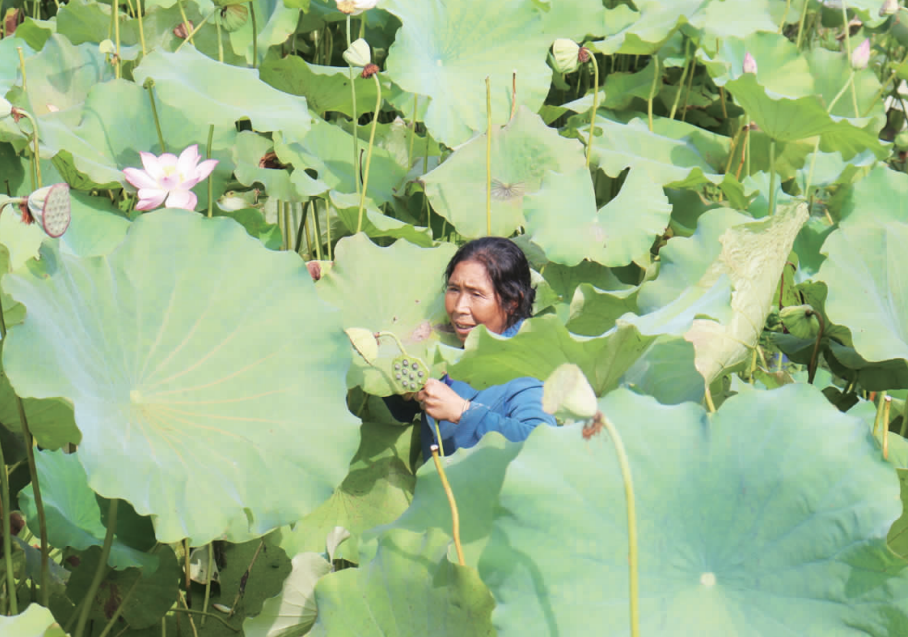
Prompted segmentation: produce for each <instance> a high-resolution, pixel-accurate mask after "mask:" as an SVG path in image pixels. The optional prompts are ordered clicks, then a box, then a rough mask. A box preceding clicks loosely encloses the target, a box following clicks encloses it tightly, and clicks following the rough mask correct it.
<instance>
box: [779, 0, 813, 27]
mask: <svg viewBox="0 0 908 637" xmlns="http://www.w3.org/2000/svg"><path fill="white" fill-rule="evenodd" d="M804 4H805V5H806V4H807V0H804ZM790 9H791V0H785V13H783V14H782V21H781V22H779V30H778V31H776V33H782V29H784V28H785V20H786V19H788V11H789V10H790Z"/></svg>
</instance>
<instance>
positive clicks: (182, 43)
mask: <svg viewBox="0 0 908 637" xmlns="http://www.w3.org/2000/svg"><path fill="white" fill-rule="evenodd" d="M182 6H183V5H180V8H182ZM216 12H217V9H215V10H214V11H212V12H211V13H209V14H208V15H207V16H205V17H204V18H203V19H202V20H201V21H200V22H199V23H198V24H197V25H196V26H195V28H194V29H193V30H192V31H189V32H188V33H187V34H186V39H185V40H183V41H182V42H180V45H179V46H178V47H177V48H175V49H174V50H173V52H174V53H179V52H180V49H182V48H183V45H185V44H186V43H187V42H190V41H191V40H192V36H194V35H195V34H196V33H198V32H199V30H200V29H201V28H202V26H203V25H204V24H205V23H206V22H208V21H209V20H210V19H211V18H212V17H214V14H215V13H216ZM186 28H188V27H186Z"/></svg>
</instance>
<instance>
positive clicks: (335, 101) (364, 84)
mask: <svg viewBox="0 0 908 637" xmlns="http://www.w3.org/2000/svg"><path fill="white" fill-rule="evenodd" d="M259 73H260V76H261V78H262V81H263V82H265V83H267V84H270V85H271V86H273V87H274V88H276V89H278V90H279V91H283V92H284V93H290V94H291V95H301V96H303V97H305V98H306V103H307V104H308V105H309V108H310V109H311V110H312V112H314V113H318V114H319V115H320V116H322V117H324V116H325V114H326V113H327V112H329V111H334V112H338V113H343V114H344V115H347V116H348V117H352V116H353V110H352V109H351V108H350V107H351V105H352V101H351V95H350V74H349V70H348V69H347V68H346V67H341V66H321V65H318V64H310V63H309V62H307V61H306V60H304V59H303V58H301V57H298V56H296V55H290V56H287V57H284V58H272V59H268V60H266V61H265V62H263V63H262V66H261V68H260V69H259ZM354 82H355V84H356V112H357V113H358V114H360V115H361V114H362V113H367V112H370V111H372V110H373V109H375V91H376V89H375V82H374V81H373V80H371V79H364V78H362V77H360V76H359V74H354ZM384 92H385V90H384V87H382V94H383V95H384ZM351 156H352V151H351Z"/></svg>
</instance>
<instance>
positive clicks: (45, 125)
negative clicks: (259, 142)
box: [41, 80, 236, 202]
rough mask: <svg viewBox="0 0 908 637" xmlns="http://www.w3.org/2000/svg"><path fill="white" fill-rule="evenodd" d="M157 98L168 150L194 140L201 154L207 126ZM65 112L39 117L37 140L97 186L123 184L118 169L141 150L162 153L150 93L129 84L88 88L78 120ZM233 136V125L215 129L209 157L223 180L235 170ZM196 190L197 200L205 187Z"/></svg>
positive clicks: (204, 196) (203, 196)
mask: <svg viewBox="0 0 908 637" xmlns="http://www.w3.org/2000/svg"><path fill="white" fill-rule="evenodd" d="M157 90H158V87H157V86H156V87H155V91H156V92H157ZM156 94H157V93H156ZM156 101H157V109H158V116H159V119H160V122H161V130H162V134H163V135H164V141H165V143H166V144H167V145H168V146H167V150H168V151H170V152H176V153H177V154H179V152H180V151H182V150H183V148H185V147H187V146H189V145H191V144H198V145H199V149H200V153H203V154H204V152H205V148H206V144H207V142H208V127H207V126H205V127H201V126H199V125H198V123H197V122H195V121H194V120H191V119H187V117H186V116H185V115H184V113H183V112H181V111H180V110H179V109H178V108H173V107H170V106H168V105H166V104H162V103H161V101H160V100H156ZM63 115H64V114H63V113H53V114H50V115H48V116H46V117H44V118H43V121H42V128H41V141H42V143H43V144H44V145H45V147H47V148H48V149H49V150H50V151H51V152H52V153H55V154H56V153H63V152H65V153H68V154H69V155H71V159H70V160H69V161H71V162H72V165H73V167H74V168H75V169H76V171H78V172H79V173H82V174H83V175H85V177H87V178H88V179H89V180H90V181H91V182H94V183H95V184H100V185H104V184H113V185H114V186H115V185H116V184H120V185H123V186H125V185H126V180H125V177H124V176H123V173H122V169H123V168H126V167H128V166H141V165H142V162H141V159H140V157H139V151H147V152H154V153H155V154H160V153H161V152H162V150H161V148H160V143H159V141H158V135H157V132H156V130H155V125H154V117H153V115H152V111H151V104H150V103H149V100H148V93H147V91H146V90H145V89H143V88H142V87H141V86H140V85H137V84H135V83H133V82H128V81H126V80H112V81H109V82H106V83H104V84H99V85H97V86H95V87H94V88H92V90H91V92H90V93H89V95H88V97H87V99H86V101H85V108H84V109H83V110H82V112H81V116H80V118H79V120H78V121H77V122H76V124H72V123H71V122H69V121H68V120H67V119H66V118H65V117H63ZM235 139H236V128H235V127H234V126H233V124H232V123H231V124H230V126H225V127H215V134H214V137H213V138H212V147H213V153H212V155H213V157H214V158H215V159H218V160H220V163H219V165H218V167H217V169H216V170H215V173H214V174H215V176H216V177H217V179H218V180H219V181H221V182H223V181H224V180H225V179H226V178H227V177H229V175H230V172H232V170H233V166H232V159H231V154H230V149H231V147H232V146H233V144H234V141H235ZM196 191H197V193H196V194H198V195H199V200H200V201H202V202H205V201H207V194H206V192H207V191H206V188H205V187H204V185H203V186H199V187H197V188H196Z"/></svg>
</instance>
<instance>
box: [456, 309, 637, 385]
mask: <svg viewBox="0 0 908 637" xmlns="http://www.w3.org/2000/svg"><path fill="white" fill-rule="evenodd" d="M654 338H655V337H653V336H645V335H643V334H641V333H640V332H639V331H638V330H637V328H635V327H634V326H632V325H630V324H628V323H624V322H621V321H619V322H618V324H617V326H616V328H615V329H614V330H613V331H611V332H609V333H608V334H606V335H603V336H600V337H596V338H587V337H582V336H574V335H573V334H571V333H570V332H568V331H567V329H566V328H565V327H564V326H563V325H562V324H561V321H560V320H559V319H558V318H557V317H556V316H551V315H549V316H540V317H538V318H533V319H528V320H526V321H525V322H524V324H523V326H522V327H521V328H520V332H519V333H518V334H517V335H516V336H512V337H511V338H509V339H502V338H501V337H499V336H498V335H493V334H492V333H491V332H489V331H488V330H486V329H485V328H484V327H483V328H477V329H474V330H472V331H471V332H470V336H468V337H467V342H466V351H465V352H464V355H463V357H462V358H461V359H460V361H459V362H458V363H457V364H456V365H454V366H453V367H451V370H450V374H451V377H452V378H454V379H457V380H462V381H466V382H468V383H470V384H471V385H472V386H473V387H476V388H479V389H482V388H485V387H489V386H490V385H501V384H503V383H506V382H508V381H511V380H513V379H515V378H518V377H520V376H532V377H533V378H538V379H540V380H541V379H545V378H548V377H549V375H551V373H552V372H554V371H555V369H556V368H557V367H558V366H559V365H560V364H561V363H574V364H576V365H578V366H579V367H580V369H582V370H583V373H584V375H586V377H587V379H588V380H589V381H590V384H591V385H592V386H593V390H594V391H595V392H596V395H597V396H601V395H603V394H604V393H606V392H608V391H610V390H612V389H614V388H615V387H617V386H618V383H619V381H620V379H621V377H622V375H623V374H624V372H625V371H627V369H628V368H629V367H630V366H631V365H632V364H633V363H634V361H636V360H637V358H639V357H640V355H641V354H642V353H643V351H644V350H645V349H646V348H647V346H648V345H649V344H650V343H651V342H652V341H653V340H654Z"/></svg>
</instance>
